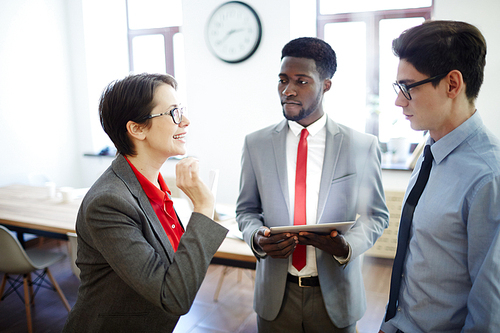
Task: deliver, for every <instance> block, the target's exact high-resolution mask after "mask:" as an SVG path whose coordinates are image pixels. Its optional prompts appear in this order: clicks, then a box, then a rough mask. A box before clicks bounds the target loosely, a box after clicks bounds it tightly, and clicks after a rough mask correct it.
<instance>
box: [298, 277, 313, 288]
mask: <svg viewBox="0 0 500 333" xmlns="http://www.w3.org/2000/svg"><path fill="white" fill-rule="evenodd" d="M310 277H312V275H308V276H299V277H298V278H299V287H301V288H308V287H310V286H305V285H302V279H307V278H310Z"/></svg>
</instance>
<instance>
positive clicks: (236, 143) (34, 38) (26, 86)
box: [0, 0, 500, 204]
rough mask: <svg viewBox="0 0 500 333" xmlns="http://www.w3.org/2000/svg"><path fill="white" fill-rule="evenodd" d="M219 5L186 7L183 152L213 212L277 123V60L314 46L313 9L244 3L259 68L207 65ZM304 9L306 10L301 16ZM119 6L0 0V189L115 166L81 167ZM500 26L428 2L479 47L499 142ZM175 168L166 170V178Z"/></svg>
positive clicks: (277, 1) (87, 181)
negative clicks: (260, 134) (261, 135)
mask: <svg viewBox="0 0 500 333" xmlns="http://www.w3.org/2000/svg"><path fill="white" fill-rule="evenodd" d="M222 2H224V1H223V0H204V1H197V0H183V12H184V15H183V16H184V17H183V21H184V26H183V33H184V35H185V48H186V50H185V51H186V52H185V53H186V67H187V68H186V70H187V76H188V77H187V79H188V82H189V85H188V87H187V101H186V104H187V105H188V106H189V109H190V111H189V117H190V120H191V121H192V125H191V126H190V127H191V129H190V133H189V141H188V152H189V154H191V155H195V156H197V157H199V158H200V160H201V163H202V164H201V165H202V176H203V177H204V178H205V180H207V179H208V171H209V170H210V169H213V168H217V169H219V170H220V182H219V192H218V202H219V203H228V204H234V203H235V200H236V196H237V192H238V183H239V172H240V156H241V148H242V144H243V138H244V136H245V135H246V134H247V133H250V132H252V131H254V130H256V129H259V128H262V127H264V126H267V125H270V124H273V123H276V122H278V121H280V120H281V119H282V114H281V108H280V105H279V99H278V94H277V91H276V83H277V73H278V70H279V64H280V59H279V58H280V51H281V48H282V47H283V45H284V44H285V43H286V42H288V41H289V40H290V39H291V38H295V37H299V36H300V31H307V32H305V33H304V35H314V33H315V26H314V22H313V21H314V15H315V10H314V8H313V7H314V5H315V0H303V1H301V0H273V1H268V0H247V2H248V3H249V4H250V5H251V6H253V7H254V8H255V10H256V11H257V12H258V14H259V15H260V17H261V20H262V24H263V29H264V32H263V38H262V42H261V45H260V47H259V49H258V50H257V52H256V53H255V54H254V56H252V57H251V58H250V59H248V60H247V61H245V62H243V63H241V64H233V65H230V64H225V63H223V62H221V61H219V60H217V59H216V58H215V57H214V56H212V55H211V54H210V53H209V51H208V49H207V47H206V45H205V41H204V38H203V30H204V26H205V23H206V21H207V19H208V15H209V14H210V13H211V12H212V11H213V9H214V8H215V7H217V6H218V5H219V4H221V3H222ZM306 2H307V3H308V4H309V5H310V6H311V7H309V10H307V11H304V10H297V8H298V7H297V6H299V4H300V3H306ZM123 3H124V1H122V0H107V1H105V2H103V1H99V0H71V1H65V0H0V125H1V126H2V130H1V131H0V170H1V171H0V186H2V185H7V184H10V183H15V182H26V181H27V174H28V173H30V172H32V171H39V172H42V173H45V174H47V175H48V176H49V177H50V178H52V179H53V180H54V181H55V182H56V183H57V184H58V185H60V186H65V185H66V186H90V185H91V184H92V182H93V181H94V180H95V179H96V178H97V176H98V175H99V174H100V173H101V172H102V170H104V169H105V168H106V167H107V165H109V162H110V160H111V159H110V158H95V159H93V158H83V157H82V155H83V153H85V152H89V151H96V150H97V149H99V148H101V147H100V146H99V145H98V144H96V142H95V141H96V140H95V137H96V136H97V135H100V136H103V134H102V132H101V130H100V128H99V126H100V125H99V123H98V120H97V116H96V114H97V100H98V98H99V95H100V91H101V90H102V89H103V88H104V86H105V85H106V84H107V83H109V82H110V81H111V80H113V79H116V78H120V77H122V76H124V75H126V72H127V70H128V67H127V64H126V62H127V54H126V39H125V38H126V36H125V33H126V31H125V30H124V21H123V20H124V16H123V15H124V5H123ZM105 4H106V6H105ZM95 6H98V9H95ZM499 15H500V2H498V1H497V0H476V1H474V2H471V1H467V0H435V11H434V18H439V19H456V20H465V21H468V22H471V23H473V24H476V25H477V26H478V27H479V28H480V29H481V30H482V31H483V33H484V35H485V36H486V39H487V42H488V56H487V65H486V75H485V82H484V85H483V89H482V91H481V93H480V96H479V101H478V103H477V106H478V110H479V112H480V113H481V115H482V117H483V119H484V121H485V123H486V125H487V126H488V127H489V128H490V129H491V130H492V131H493V132H494V133H495V134H496V135H497V136H499V137H500V115H499V113H498V110H497V107H496V105H494V103H495V104H496V100H497V99H496V98H495V97H496V96H495V94H498V93H497V90H498V85H499V84H498V82H497V80H496V78H497V76H498V74H499V67H500V54H499V53H500V34H498V33H497V31H498V28H499V24H498V22H497V18H498V17H499ZM311 17H312V23H311ZM88 22H91V23H92V24H91V25H90V26H89V25H88ZM299 27H300V29H299ZM99 29H100V30H99ZM302 29H304V30H302ZM99 31H101V33H100V32H99ZM89 44H93V45H94V49H95V46H97V47H98V51H92V50H91V48H90V47H89ZM87 64H92V65H91V66H87ZM97 133H100V134H97ZM97 141H98V142H102V141H100V140H97ZM174 164H175V161H171V162H168V163H167V165H166V166H165V167H164V173H166V174H167V176H168V175H170V174H173V170H174V167H173V165H174ZM383 175H384V185H385V186H386V187H387V188H389V189H401V190H404V189H405V188H406V185H407V179H408V177H409V173H408V172H400V171H384V173H383Z"/></svg>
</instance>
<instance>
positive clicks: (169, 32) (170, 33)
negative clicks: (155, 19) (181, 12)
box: [125, 1, 180, 77]
mask: <svg viewBox="0 0 500 333" xmlns="http://www.w3.org/2000/svg"><path fill="white" fill-rule="evenodd" d="M125 2H126V15H127V38H128V57H129V70H130V72H134V51H133V43H134V38H135V37H140V36H150V35H162V36H163V39H164V45H165V71H166V73H167V74H170V75H172V76H174V77H175V69H174V36H175V35H176V34H177V33H179V32H180V27H179V26H172V27H162V28H148V29H130V24H129V10H128V1H125Z"/></svg>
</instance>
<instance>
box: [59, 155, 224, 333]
mask: <svg viewBox="0 0 500 333" xmlns="http://www.w3.org/2000/svg"><path fill="white" fill-rule="evenodd" d="M76 229H77V234H78V255H77V260H76V264H77V265H78V267H79V268H80V270H81V275H80V278H81V286H80V288H79V290H78V299H77V301H76V304H75V306H74V307H73V309H72V311H71V313H70V314H69V317H68V319H67V322H66V325H65V327H64V332H171V331H172V330H173V329H174V327H175V325H176V323H177V321H178V320H179V316H181V315H183V314H185V313H187V312H188V311H189V308H190V307H191V304H192V303H193V301H194V298H195V296H196V293H197V292H198V289H199V287H200V285H201V283H202V281H203V278H204V277H205V274H206V271H207V268H208V265H209V264H210V261H211V259H212V256H213V255H214V254H215V252H216V251H217V249H218V247H219V245H220V244H221V243H222V241H223V240H224V237H225V235H226V233H227V230H226V229H225V228H223V227H221V226H220V225H219V224H217V223H216V222H214V221H212V220H211V219H209V218H207V217H205V216H204V215H202V214H198V213H193V214H192V216H191V219H190V220H189V224H188V225H187V228H186V232H185V234H184V235H183V236H182V238H181V241H180V244H179V247H178V249H177V252H174V250H173V248H172V245H171V244H170V241H169V240H168V237H167V235H166V233H165V231H164V230H163V227H162V226H161V224H160V222H159V220H158V218H157V216H156V214H155V212H154V210H153V208H152V207H151V204H150V203H149V199H148V197H147V196H146V194H145V192H144V191H143V189H142V187H141V185H140V183H139V181H138V180H137V178H136V177H135V175H134V173H133V171H132V169H131V168H130V166H129V165H128V163H127V161H126V160H125V159H124V157H123V156H118V157H117V158H116V159H115V160H114V161H113V163H112V165H111V166H110V167H109V168H108V169H107V170H106V171H105V172H104V173H103V175H102V176H101V177H100V178H99V179H98V180H97V181H96V183H95V184H94V185H93V186H92V188H91V189H90V190H89V192H88V194H87V195H86V196H85V198H84V200H83V202H82V205H81V207H80V211H79V213H78V217H77V222H76Z"/></svg>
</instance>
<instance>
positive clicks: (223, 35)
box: [206, 1, 262, 63]
mask: <svg viewBox="0 0 500 333" xmlns="http://www.w3.org/2000/svg"><path fill="white" fill-rule="evenodd" d="M261 36H262V27H261V24H260V20H259V17H258V15H257V13H256V12H255V11H254V10H253V9H252V8H251V7H250V6H248V5H247V4H245V3H243V2H239V1H230V2H226V3H224V4H222V5H221V6H220V7H218V8H217V9H216V10H215V11H214V12H213V14H212V15H211V16H210V19H209V20H208V24H207V28H206V39H207V44H208V46H209V48H210V50H211V51H212V53H214V54H215V55H216V56H217V57H218V58H220V59H221V60H223V61H226V62H230V63H236V62H241V61H243V60H246V59H248V58H249V57H250V56H251V55H252V54H253V53H254V52H255V50H257V47H258V46H259V43H260V38H261Z"/></svg>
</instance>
